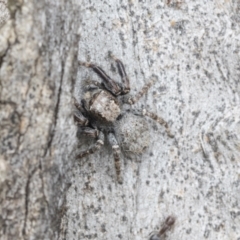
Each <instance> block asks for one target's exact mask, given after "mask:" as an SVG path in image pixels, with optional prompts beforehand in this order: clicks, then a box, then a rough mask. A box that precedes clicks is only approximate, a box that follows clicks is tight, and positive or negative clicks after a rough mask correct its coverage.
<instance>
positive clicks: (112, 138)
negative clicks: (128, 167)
mask: <svg viewBox="0 0 240 240" xmlns="http://www.w3.org/2000/svg"><path fill="white" fill-rule="evenodd" d="M108 141H109V143H110V144H111V146H112V150H113V157H114V163H115V169H116V175H117V181H118V183H119V184H122V182H123V179H122V176H121V161H120V148H119V145H118V142H117V140H116V137H115V136H114V134H113V133H111V132H110V133H108Z"/></svg>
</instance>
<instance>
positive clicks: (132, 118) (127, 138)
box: [115, 113, 150, 158]
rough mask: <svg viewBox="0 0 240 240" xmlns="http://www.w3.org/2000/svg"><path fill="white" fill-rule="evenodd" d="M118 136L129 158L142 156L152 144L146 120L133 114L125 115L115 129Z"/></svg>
mask: <svg viewBox="0 0 240 240" xmlns="http://www.w3.org/2000/svg"><path fill="white" fill-rule="evenodd" d="M115 132H116V136H117V138H118V141H119V143H120V144H121V147H122V149H123V152H124V153H125V155H126V156H127V157H130V158H131V157H133V156H135V155H141V154H143V152H144V151H145V150H146V148H148V146H149V143H150V132H149V127H148V122H147V121H146V119H144V118H142V117H140V116H136V115H134V114H132V113H126V114H124V116H123V118H121V120H119V121H118V123H117V124H116V127H115Z"/></svg>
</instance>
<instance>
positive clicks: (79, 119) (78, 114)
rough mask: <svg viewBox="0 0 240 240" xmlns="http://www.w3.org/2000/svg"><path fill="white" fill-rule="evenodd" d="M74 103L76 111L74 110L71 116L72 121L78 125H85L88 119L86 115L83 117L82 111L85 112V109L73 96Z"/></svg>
mask: <svg viewBox="0 0 240 240" xmlns="http://www.w3.org/2000/svg"><path fill="white" fill-rule="evenodd" d="M74 105H75V107H76V108H77V109H78V111H74V114H73V117H74V121H75V122H76V123H77V125H78V126H87V125H88V123H89V121H88V119H87V118H86V117H84V115H83V113H85V112H86V111H85V109H84V107H83V106H82V104H80V103H78V101H77V100H76V99H75V98H74Z"/></svg>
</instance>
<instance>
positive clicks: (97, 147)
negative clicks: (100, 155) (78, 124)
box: [77, 128, 104, 158]
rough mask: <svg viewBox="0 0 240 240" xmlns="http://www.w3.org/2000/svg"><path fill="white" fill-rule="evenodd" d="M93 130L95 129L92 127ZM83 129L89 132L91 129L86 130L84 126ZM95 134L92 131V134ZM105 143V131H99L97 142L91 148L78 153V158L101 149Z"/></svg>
mask: <svg viewBox="0 0 240 240" xmlns="http://www.w3.org/2000/svg"><path fill="white" fill-rule="evenodd" d="M92 130H93V131H94V130H95V129H92ZM83 131H86V132H89V131H90V129H87V130H86V129H85V130H84V128H83ZM94 134H95V133H93V132H92V135H94ZM90 135H91V134H90ZM103 144H104V134H103V132H101V131H99V134H98V136H97V141H96V142H95V144H94V145H92V146H91V147H90V148H89V149H87V150H85V151H82V152H81V153H80V154H78V155H77V158H83V157H86V156H88V155H89V154H93V153H95V152H96V151H98V150H100V149H101V147H102V146H103Z"/></svg>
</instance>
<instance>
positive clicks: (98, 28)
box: [0, 0, 240, 240]
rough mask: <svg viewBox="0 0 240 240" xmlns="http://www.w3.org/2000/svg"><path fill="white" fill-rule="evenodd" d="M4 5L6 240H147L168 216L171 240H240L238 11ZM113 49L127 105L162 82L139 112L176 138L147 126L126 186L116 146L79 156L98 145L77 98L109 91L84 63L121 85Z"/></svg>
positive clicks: (0, 107) (1, 156) (236, 7)
mask: <svg viewBox="0 0 240 240" xmlns="http://www.w3.org/2000/svg"><path fill="white" fill-rule="evenodd" d="M2 2H3V1H2ZM0 4H1V2H0ZM7 6H8V8H9V9H10V15H11V19H10V20H7V19H8V17H7V18H5V19H6V20H7V21H3V22H4V24H1V26H0V27H1V28H0V88H1V92H0V119H1V121H0V139H1V152H0V239H136V240H138V239H139V240H140V239H148V238H149V234H150V233H151V232H153V231H155V230H158V229H159V228H160V226H161V223H162V222H163V221H164V219H166V217H167V216H169V215H174V216H175V218H176V223H175V226H174V228H173V229H171V230H170V231H169V232H167V234H166V236H165V238H164V239H171V240H174V239H193V240H195V239H196V240H198V239H221V240H228V239H240V228H239V226H240V210H239V207H240V194H239V192H240V168H239V167H240V111H239V102H240V101H239V93H240V85H239V79H240V18H239V16H240V15H239V14H240V2H239V1H238V0H230V1H225V0H213V1H178V2H177V1H176V0H170V1H134V0H130V1H125V0H123V1H112V0H110V1H108V2H102V1H57V2H54V3H51V2H50V1H34V0H24V1H22V0H18V1H11V0H9V1H8V4H7ZM0 9H1V8H0ZM0 14H1V13H0ZM5 14H6V13H5ZM1 16H3V15H0V19H3V17H2V18H1ZM109 51H111V52H112V53H113V54H114V55H115V56H117V57H119V58H120V59H121V60H122V61H123V62H124V64H125V65H126V71H127V73H128V75H129V78H130V83H131V95H134V94H136V93H137V92H138V91H139V90H140V89H141V87H142V86H143V85H144V83H146V82H148V81H149V79H150V78H151V76H152V75H153V74H155V75H156V76H157V78H158V81H157V82H156V83H155V84H154V86H152V88H151V89H150V90H149V92H148V94H147V95H145V96H144V97H143V98H142V99H140V100H139V102H138V103H137V104H136V107H137V108H141V107H145V108H147V109H148V110H150V111H152V112H155V113H157V114H158V115H159V116H161V117H162V118H164V119H165V120H166V121H167V122H168V124H169V126H170V128H171V132H172V133H173V134H174V138H173V139H172V138H169V137H168V136H167V134H166V132H165V130H164V128H163V127H162V126H160V125H158V124H157V123H155V122H153V121H152V120H149V119H148V127H149V131H150V136H151V137H150V141H149V147H148V148H147V149H146V151H145V152H144V153H143V154H141V155H136V156H135V157H134V156H133V157H131V158H128V157H124V156H125V155H122V163H124V166H123V167H124V172H123V184H122V185H119V184H118V183H117V182H116V175H115V169H114V162H113V156H112V152H111V149H110V147H109V146H104V147H103V148H102V149H101V150H100V151H99V152H98V153H95V154H94V155H91V156H88V157H87V158H85V159H80V160H79V159H76V157H75V156H76V155H77V153H79V151H81V150H84V149H86V148H87V147H88V145H87V143H90V142H88V141H86V139H83V138H82V139H80V140H79V139H77V137H76V132H77V127H76V126H75V125H74V122H73V117H72V105H73V103H72V98H73V96H75V97H76V98H77V99H78V100H80V99H81V95H80V92H81V91H80V90H81V87H82V84H83V81H84V80H85V79H89V78H90V79H93V80H98V81H99V78H98V77H97V76H96V74H94V73H93V72H92V71H91V70H90V69H86V68H84V67H82V66H79V65H78V61H83V62H84V61H89V62H93V63H97V64H99V65H100V66H102V67H103V68H104V69H105V70H106V71H107V72H108V73H109V75H111V76H112V77H114V78H116V79H118V80H119V77H118V75H117V73H116V68H115V67H114V64H113V62H112V61H111V60H110V59H109V57H108V53H109ZM133 122H134V121H131V120H130V121H129V128H130V129H131V131H132V132H133V133H134V130H135V128H134V124H133ZM130 124H131V125H130ZM135 134H136V136H137V134H138V133H135ZM139 141H141V139H139Z"/></svg>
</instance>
